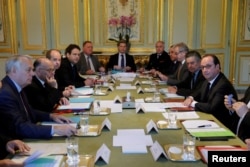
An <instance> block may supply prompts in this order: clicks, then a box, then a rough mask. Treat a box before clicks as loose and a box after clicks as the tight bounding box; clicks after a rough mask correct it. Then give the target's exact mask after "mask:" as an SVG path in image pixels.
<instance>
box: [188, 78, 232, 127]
mask: <svg viewBox="0 0 250 167" xmlns="http://www.w3.org/2000/svg"><path fill="white" fill-rule="evenodd" d="M207 83H208V81H207V80H206V81H204V82H203V84H202V86H201V89H199V90H198V91H196V92H194V93H193V94H192V96H193V97H194V99H195V100H196V101H198V103H196V104H195V111H202V112H206V113H210V114H213V115H214V116H215V117H216V118H217V119H218V120H219V121H220V122H222V123H223V124H224V125H225V126H227V127H228V128H230V129H231V130H233V131H234V132H235V128H234V127H233V125H234V124H235V121H236V119H237V115H236V114H232V115H231V114H230V113H229V111H228V109H227V108H226V107H225V105H224V96H225V95H228V94H233V97H234V98H235V99H237V94H236V91H235V89H234V87H233V86H232V84H231V83H230V81H229V80H228V79H227V78H226V77H225V75H224V74H223V73H219V75H218V77H217V78H216V79H215V81H214V83H213V84H212V85H211V88H210V90H209V93H208V96H207V95H206V87H207ZM206 96H207V98H206Z"/></svg>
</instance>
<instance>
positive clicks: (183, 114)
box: [162, 111, 199, 120]
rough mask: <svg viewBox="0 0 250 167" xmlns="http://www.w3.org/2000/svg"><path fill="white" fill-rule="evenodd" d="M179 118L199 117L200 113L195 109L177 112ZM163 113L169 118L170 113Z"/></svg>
mask: <svg viewBox="0 0 250 167" xmlns="http://www.w3.org/2000/svg"><path fill="white" fill-rule="evenodd" d="M175 114H176V116H177V119H184V120H185V119H195V118H199V115H198V114H197V113H196V112H195V111H190V112H176V113H175ZM162 115H163V116H164V117H165V118H166V119H168V113H162Z"/></svg>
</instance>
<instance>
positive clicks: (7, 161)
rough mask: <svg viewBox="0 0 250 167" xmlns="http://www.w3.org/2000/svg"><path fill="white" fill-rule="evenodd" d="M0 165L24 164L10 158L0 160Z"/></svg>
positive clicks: (2, 166)
mask: <svg viewBox="0 0 250 167" xmlns="http://www.w3.org/2000/svg"><path fill="white" fill-rule="evenodd" d="M0 166H1V167H24V164H23V163H15V162H14V161H12V160H10V159H3V160H0Z"/></svg>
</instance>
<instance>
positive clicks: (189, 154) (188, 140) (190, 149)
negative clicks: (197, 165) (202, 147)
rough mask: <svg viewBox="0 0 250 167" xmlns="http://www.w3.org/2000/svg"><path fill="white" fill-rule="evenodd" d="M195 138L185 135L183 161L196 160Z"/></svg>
mask: <svg viewBox="0 0 250 167" xmlns="http://www.w3.org/2000/svg"><path fill="white" fill-rule="evenodd" d="M194 152H195V137H194V136H191V135H190V134H184V135H183V159H185V160H194V158H195V155H194Z"/></svg>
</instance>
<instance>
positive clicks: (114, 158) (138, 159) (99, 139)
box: [26, 79, 246, 167]
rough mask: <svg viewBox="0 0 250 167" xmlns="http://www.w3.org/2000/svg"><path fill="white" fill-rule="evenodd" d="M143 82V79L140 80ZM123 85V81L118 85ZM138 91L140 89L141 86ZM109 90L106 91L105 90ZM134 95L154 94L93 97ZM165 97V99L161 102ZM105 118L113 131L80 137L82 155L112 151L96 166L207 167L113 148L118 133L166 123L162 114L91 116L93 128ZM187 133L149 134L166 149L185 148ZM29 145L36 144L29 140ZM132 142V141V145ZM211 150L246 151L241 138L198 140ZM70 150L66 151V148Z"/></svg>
mask: <svg viewBox="0 0 250 167" xmlns="http://www.w3.org/2000/svg"><path fill="white" fill-rule="evenodd" d="M140 80H142V79H140ZM115 84H116V85H119V84H120V83H119V81H117V82H116V83H115ZM137 87H138V86H137ZM141 87H142V88H145V87H150V85H141ZM164 87H165V88H166V85H157V88H164ZM102 89H103V90H105V89H106V88H102ZM128 91H129V92H130V93H131V96H132V97H134V98H135V99H141V98H143V99H144V98H146V97H152V95H153V94H152V93H143V94H138V93H137V92H136V90H114V91H110V92H109V93H108V95H106V96H92V97H94V98H98V99H99V100H113V99H114V98H115V97H116V96H117V95H119V96H120V97H123V96H126V94H127V92H128ZM164 97H165V96H164V95H161V99H163V98H164ZM197 114H198V115H199V116H200V118H199V119H206V120H215V121H216V122H217V123H218V124H219V125H220V126H222V127H224V126H223V125H222V124H221V123H220V122H219V121H218V120H217V119H216V118H215V117H213V116H212V115H210V114H206V113H202V112H197ZM64 115H65V116H72V115H73V113H64ZM105 118H108V119H109V120H110V122H111V130H108V129H103V130H102V132H101V134H100V135H99V136H93V137H78V138H79V154H80V155H86V154H87V155H93V156H95V155H96V152H97V150H98V149H99V148H100V147H101V146H102V144H105V145H106V146H107V147H108V148H109V149H110V150H111V154H110V161H109V163H108V164H106V163H105V162H104V161H97V162H96V163H95V166H111V167H118V166H119V167H128V166H130V167H137V166H138V167H141V166H143V167H152V166H154V167H163V166H185V167H186V166H187V167H188V166H190V167H196V166H197V167H198V166H199V167H201V166H207V165H206V164H205V163H204V162H203V161H201V160H198V161H194V162H193V161H192V162H187V161H171V160H168V159H166V158H164V157H160V158H159V159H158V160H157V161H155V160H154V159H153V156H152V154H151V152H150V149H149V147H147V151H148V152H147V153H143V154H136V153H130V154H124V153H122V148H121V147H113V136H115V135H117V130H119V129H144V130H145V133H146V125H147V123H148V122H149V121H150V120H151V119H152V120H153V121H156V120H163V119H164V117H163V115H162V113H161V112H147V113H136V111H135V109H123V110H122V113H111V114H109V115H106V116H90V117H89V124H90V125H96V124H98V125H100V124H101V123H102V122H103V121H104V119H105ZM184 133H185V129H184V128H183V127H181V128H180V129H176V130H167V129H164V130H159V132H158V133H157V132H156V131H151V132H150V133H149V134H150V135H151V136H152V139H153V141H158V143H159V144H160V145H161V146H162V147H164V146H165V145H169V144H179V145H182V142H183V138H182V136H183V134H184ZM65 138H66V137H53V138H52V139H51V140H46V141H44V140H35V142H51V143H55V142H58V143H61V142H65ZM26 141H27V142H29V141H32V142H34V140H26ZM131 142H132V141H131ZM205 145H206V146H209V145H237V146H242V147H246V145H245V144H244V142H242V141H241V140H240V139H239V138H238V137H235V138H232V139H229V140H228V141H199V140H196V146H205ZM65 149H66V148H65Z"/></svg>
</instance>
